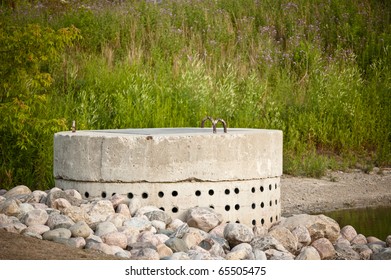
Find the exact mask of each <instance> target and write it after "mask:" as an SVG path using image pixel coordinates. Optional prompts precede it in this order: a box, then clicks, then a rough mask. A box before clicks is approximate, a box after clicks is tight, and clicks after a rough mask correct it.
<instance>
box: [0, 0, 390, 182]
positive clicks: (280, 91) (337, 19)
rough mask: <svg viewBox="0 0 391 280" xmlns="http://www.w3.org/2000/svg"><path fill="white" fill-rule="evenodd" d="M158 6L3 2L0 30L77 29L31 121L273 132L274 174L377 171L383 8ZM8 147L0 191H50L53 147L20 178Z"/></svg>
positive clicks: (386, 79)
mask: <svg viewBox="0 0 391 280" xmlns="http://www.w3.org/2000/svg"><path fill="white" fill-rule="evenodd" d="M155 2H156V3H155ZM158 2H159V1H142V0H139V1H136V0H134V1H111V2H106V1H88V0H84V1H83V0H73V1H67V2H64V1H63V2H60V1H55V0H46V1H41V4H39V2H38V1H18V5H17V6H16V7H15V8H14V9H12V8H9V7H8V6H7V5H5V4H4V1H3V2H2V3H3V6H2V8H1V11H0V12H1V14H2V17H1V18H2V19H1V26H2V27H3V26H24V25H27V24H28V23H35V24H39V25H41V26H47V27H50V28H53V29H55V30H57V29H59V28H63V27H68V26H71V25H74V26H75V27H76V28H78V29H79V30H80V32H81V36H82V39H80V40H78V41H77V43H75V44H74V46H73V47H68V48H66V49H65V50H64V51H63V52H62V54H61V57H60V59H59V60H55V61H50V62H48V63H47V65H46V68H45V69H43V70H42V71H44V72H45V71H46V72H48V73H49V74H50V75H51V76H52V77H53V78H54V80H55V82H54V83H53V84H52V85H51V86H50V87H49V88H46V89H45V96H47V98H48V100H47V106H46V109H45V110H44V111H42V110H35V111H34V116H35V117H36V118H38V119H44V120H56V121H60V122H61V123H65V124H66V125H65V126H64V125H62V126H52V128H53V129H52V130H54V131H56V130H57V131H58V130H62V129H64V127H67V128H69V127H70V125H71V122H72V120H76V121H77V125H78V129H103V128H104V129H108V128H129V127H186V126H191V127H194V126H199V124H200V120H201V119H202V118H203V117H204V116H206V115H211V116H214V117H220V118H223V119H225V120H226V121H227V123H228V125H229V127H250V128H267V129H281V130H282V131H283V133H284V172H286V173H290V174H295V175H305V176H315V177H320V176H322V175H324V174H325V172H326V170H328V169H341V168H344V169H346V168H350V167H354V166H355V165H360V166H367V165H368V166H369V165H370V166H379V167H384V166H390V164H391V101H390V100H391V98H390V97H391V69H390V65H391V54H390V51H391V47H390V44H391V18H390V13H389V12H388V11H390V10H391V3H388V2H387V1H374V0H373V1H371V0H361V1H352V0H350V1H336V0H331V1H325V0H317V1H310V0H297V1H282V0H280V1H275V0H264V1H256V0H243V1H236V0H214V1H207V0H205V1H196V0H183V1H179V0H176V1H175V0H166V1H165V0H162V1H160V3H158ZM42 3H43V4H42ZM4 75H6V74H4ZM2 94H3V95H4V94H5V93H4V91H3V92H2ZM1 133H2V135H6V133H7V131H5V130H3V131H1ZM17 137H20V135H16V136H13V138H12V137H7V138H3V137H2V139H3V140H2V141H1V160H2V161H1V168H0V172H1V174H0V182H1V184H2V186H3V187H10V186H12V185H15V184H18V183H25V182H29V183H30V184H31V185H32V186H33V187H40V188H42V187H44V186H42V184H43V183H45V184H47V186H51V184H52V178H51V176H50V175H51V172H52V170H51V169H50V167H48V166H49V165H48V163H49V162H50V161H51V152H52V150H51V149H52V143H51V141H52V140H51V139H50V140H48V139H47V137H49V136H48V135H44V136H42V138H43V139H46V141H43V139H42V141H41V142H42V143H46V146H45V147H42V146H39V147H38V146H36V147H30V149H31V150H29V151H28V152H29V154H30V155H34V154H35V153H37V152H39V153H41V154H44V155H45V156H43V158H46V164H45V165H40V164H39V163H37V161H36V160H35V161H33V159H26V160H25V163H24V164H25V165H24V166H23V167H21V166H20V163H19V164H18V163H15V162H14V161H13V158H12V155H10V154H9V152H8V150H7V146H8V145H12V141H16V140H15V139H16V138H17ZM36 137H40V136H39V135H38V136H36ZM12 153H15V151H14V150H13V151H12ZM26 154H27V153H26ZM42 166H44V168H43V167H42ZM39 168H41V169H44V170H45V171H44V173H45V172H46V176H45V179H44V180H38V178H37V176H36V175H34V174H36V173H34V170H36V169H39ZM20 169H23V170H27V171H26V172H23V173H18V172H17V170H20ZM5 178H7V179H5ZM37 182H40V183H39V184H38V183H37Z"/></svg>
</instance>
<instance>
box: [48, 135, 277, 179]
mask: <svg viewBox="0 0 391 280" xmlns="http://www.w3.org/2000/svg"><path fill="white" fill-rule="evenodd" d="M112 131H115V130H112ZM121 132H122V133H121ZM281 175H282V132H281V131H278V130H261V129H229V131H228V133H221V131H219V133H217V134H213V133H211V129H207V128H205V129H201V128H185V129H170V128H166V129H156V130H154V129H146V130H137V129H129V130H122V131H121V130H120V131H118V130H117V131H116V132H115V133H113V132H109V130H106V131H77V132H75V133H72V132H60V133H56V134H55V136H54V177H55V178H56V179H64V180H72V181H84V182H129V183H132V182H180V181H187V180H197V181H232V180H249V179H258V178H270V177H278V176H281Z"/></svg>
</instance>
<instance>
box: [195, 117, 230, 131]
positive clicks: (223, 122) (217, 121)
mask: <svg viewBox="0 0 391 280" xmlns="http://www.w3.org/2000/svg"><path fill="white" fill-rule="evenodd" d="M207 120H210V122H211V123H212V129H213V133H217V128H216V126H217V124H218V123H219V122H221V123H222V124H223V127H224V133H227V123H226V122H225V121H224V120H223V119H217V120H214V119H213V118H212V117H209V116H207V117H205V118H204V119H203V120H202V121H201V128H203V127H204V126H205V121H207Z"/></svg>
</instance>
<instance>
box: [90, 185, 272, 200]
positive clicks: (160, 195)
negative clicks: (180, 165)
mask: <svg viewBox="0 0 391 280" xmlns="http://www.w3.org/2000/svg"><path fill="white" fill-rule="evenodd" d="M274 188H275V189H277V184H274ZM255 190H256V189H255V187H253V188H251V192H252V193H255ZM259 190H260V191H261V192H263V191H264V187H263V186H260V188H259ZM269 190H270V191H271V190H272V185H271V184H269ZM234 192H235V194H238V193H239V189H238V188H235V189H234ZM224 193H225V194H226V195H229V194H230V193H231V191H230V190H229V189H225V191H224ZM208 194H209V195H210V196H212V195H214V190H209V191H208ZM112 195H115V193H113V194H112ZM171 195H172V196H174V197H175V196H177V195H178V192H177V191H173V192H172V193H171ZM195 195H196V196H201V191H200V190H197V191H195ZM84 196H85V197H86V198H88V197H89V193H88V192H85V194H84ZM133 196H134V195H133V193H128V198H133ZM158 196H159V197H160V198H162V197H164V192H162V191H160V192H159V193H158ZM101 197H102V198H106V197H107V193H106V192H105V191H103V192H102V194H101ZM141 197H142V198H143V199H147V198H148V193H146V192H144V193H142V195H141Z"/></svg>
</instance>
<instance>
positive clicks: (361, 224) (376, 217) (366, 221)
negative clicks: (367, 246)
mask: <svg viewBox="0 0 391 280" xmlns="http://www.w3.org/2000/svg"><path fill="white" fill-rule="evenodd" d="M324 214H325V215H326V216H328V217H330V218H333V219H334V220H335V221H336V222H337V223H338V224H339V225H340V227H341V228H342V227H344V226H346V225H351V226H352V227H354V228H355V229H356V231H357V233H361V234H363V235H365V236H375V237H377V238H379V239H381V240H385V239H386V237H387V236H388V235H391V207H377V208H360V209H348V210H339V211H333V212H328V213H324Z"/></svg>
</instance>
